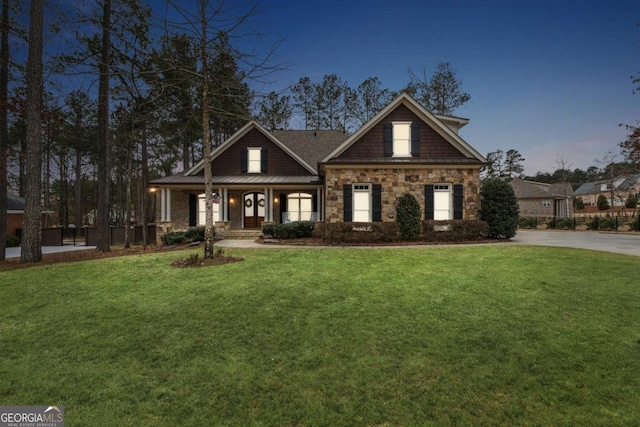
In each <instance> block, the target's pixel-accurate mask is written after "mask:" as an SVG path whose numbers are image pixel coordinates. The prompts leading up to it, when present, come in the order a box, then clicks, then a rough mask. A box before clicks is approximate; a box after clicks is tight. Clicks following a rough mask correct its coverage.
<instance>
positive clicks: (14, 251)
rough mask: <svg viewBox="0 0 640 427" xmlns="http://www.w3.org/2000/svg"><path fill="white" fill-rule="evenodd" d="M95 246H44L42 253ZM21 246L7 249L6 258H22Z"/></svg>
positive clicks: (79, 249) (77, 249)
mask: <svg viewBox="0 0 640 427" xmlns="http://www.w3.org/2000/svg"><path fill="white" fill-rule="evenodd" d="M95 248H96V247H95V246H71V245H64V246H43V247H42V255H45V254H56V253H60V252H70V251H84V250H89V249H95ZM20 252H21V250H20V248H19V247H17V248H7V249H6V251H5V258H6V259H9V258H20Z"/></svg>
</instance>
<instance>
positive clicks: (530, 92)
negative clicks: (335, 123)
mask: <svg viewBox="0 0 640 427" xmlns="http://www.w3.org/2000/svg"><path fill="white" fill-rule="evenodd" d="M260 4H261V9H262V10H263V11H264V14H265V18H266V19H265V20H264V21H265V25H264V28H265V29H269V30H273V31H277V32H278V33H279V34H280V36H281V37H282V38H283V39H284V41H283V43H282V45H281V46H280V48H279V49H278V51H277V53H278V55H279V57H280V58H281V59H282V60H283V61H288V62H289V63H290V66H289V69H288V70H287V71H286V72H281V73H280V74H278V75H277V81H276V83H275V84H274V85H273V88H274V89H276V90H277V89H283V88H285V87H287V86H289V85H291V84H293V83H295V82H296V81H297V80H298V79H299V78H300V77H303V76H308V77H310V78H311V79H312V81H315V82H319V81H321V79H322V76H323V75H325V74H332V73H335V74H337V75H338V76H340V77H341V78H342V79H344V80H346V81H347V82H348V83H349V85H350V86H351V87H354V88H355V87H357V86H358V85H359V84H360V83H361V82H362V81H363V80H365V79H366V78H367V77H369V76H377V77H379V78H380V80H381V81H382V84H383V86H384V87H387V88H389V89H391V90H400V89H401V88H402V87H403V86H404V85H405V84H406V83H407V81H408V76H407V69H408V68H411V69H413V70H414V71H416V72H420V71H421V70H422V68H423V67H425V68H426V69H427V71H429V72H430V71H431V70H433V69H434V68H435V66H436V64H437V63H438V62H440V61H442V62H450V63H451V64H452V66H453V68H455V69H456V70H457V76H458V78H460V79H462V80H463V83H464V84H463V89H464V91H466V92H468V93H469V94H470V95H471V101H470V102H469V103H467V104H466V105H464V106H463V107H460V108H459V109H458V110H456V112H455V115H458V116H461V117H466V118H469V119H470V120H471V121H470V123H469V124H468V125H467V126H466V127H465V128H463V129H462V130H461V135H462V137H463V138H465V140H466V141H467V142H469V143H470V144H471V145H473V146H474V147H475V148H476V149H477V150H478V151H480V152H481V153H483V154H485V155H486V153H488V152H489V151H494V150H496V149H498V148H501V149H503V150H505V151H506V150H508V149H510V148H513V149H516V150H518V151H519V152H520V153H521V154H522V155H523V156H524V157H525V159H526V161H525V168H526V170H525V172H526V173H527V174H534V173H535V172H536V171H543V172H550V171H553V170H554V169H556V157H557V156H563V157H565V158H566V159H567V160H568V161H569V164H570V166H571V168H572V169H574V168H578V167H579V168H583V169H586V168H587V167H588V166H590V165H594V164H595V159H596V158H600V157H602V155H603V154H604V153H605V152H607V151H608V150H614V151H615V152H619V149H618V146H617V144H618V142H619V141H621V140H623V139H624V138H625V136H626V134H627V132H626V130H625V129H624V128H622V127H619V126H618V124H619V123H628V124H634V123H635V122H636V120H640V93H638V94H637V95H635V96H634V95H633V94H632V90H633V85H632V82H631V76H632V75H633V74H634V73H635V72H638V71H640V27H638V26H637V24H638V23H640V1H637V0H625V1H622V0H607V1H605V0H601V1H599V0H582V1H569V0H539V1H535V0H531V1H520V0H511V1H497V0H488V1H477V0H474V1H472V0H466V1H455V2H441V1H438V2H435V1H393V2H392V1H344V0H343V1H335V0H324V1H304V2H302V1H286V0H263V1H262V2H261V3H260ZM292 125H293V127H301V126H302V122H301V121H300V120H297V122H296V121H295V120H294V123H292Z"/></svg>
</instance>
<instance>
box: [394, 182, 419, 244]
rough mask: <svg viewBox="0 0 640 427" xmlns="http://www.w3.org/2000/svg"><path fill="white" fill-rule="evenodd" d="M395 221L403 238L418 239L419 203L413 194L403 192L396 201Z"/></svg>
mask: <svg viewBox="0 0 640 427" xmlns="http://www.w3.org/2000/svg"><path fill="white" fill-rule="evenodd" d="M396 211H397V221H398V227H399V229H400V237H401V238H402V239H403V240H418V238H419V237H420V228H421V224H420V222H421V220H420V203H418V200H416V198H415V196H414V195H413V194H410V193H405V194H403V195H402V197H400V200H399V201H398V207H397V208H396Z"/></svg>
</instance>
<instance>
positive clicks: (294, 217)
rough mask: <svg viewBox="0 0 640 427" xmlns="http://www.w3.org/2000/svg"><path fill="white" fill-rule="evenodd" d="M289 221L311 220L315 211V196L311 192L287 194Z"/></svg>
mask: <svg viewBox="0 0 640 427" xmlns="http://www.w3.org/2000/svg"><path fill="white" fill-rule="evenodd" d="M287 212H288V213H289V221H310V220H311V214H312V213H313V196H312V195H311V194H309V193H292V194H289V195H288V196H287Z"/></svg>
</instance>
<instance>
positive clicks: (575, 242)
mask: <svg viewBox="0 0 640 427" xmlns="http://www.w3.org/2000/svg"><path fill="white" fill-rule="evenodd" d="M488 244H489V245H491V244H494V243H488ZM499 244H501V245H504V244H512V245H535V246H557V247H566V248H578V249H590V250H594V251H604V252H613V253H618V254H626V255H635V256H640V234H625V233H597V232H593V231H551V230H550V231H547V230H535V231H534V230H519V231H518V234H517V235H516V237H514V238H513V239H512V241H511V243H499ZM216 246H217V247H221V248H263V249H283V248H310V246H294V245H275V244H274V245H263V244H259V243H255V242H254V241H253V240H222V241H220V242H216ZM443 246H450V245H438V246H437V247H443ZM332 247H333V248H335V247H336V246H315V248H318V249H323V248H332ZM413 247H420V248H424V247H426V246H425V245H417V246H394V248H397V249H400V248H413ZM345 248H351V249H363V248H371V246H345ZM87 249H95V246H43V247H42V253H43V254H49V253H56V252H66V251H78V250H87ZM6 257H7V258H18V257H20V248H7V252H6Z"/></svg>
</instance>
